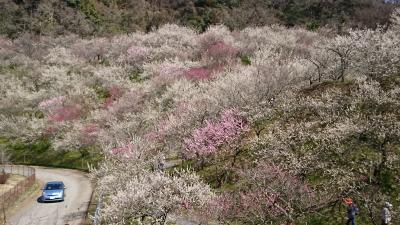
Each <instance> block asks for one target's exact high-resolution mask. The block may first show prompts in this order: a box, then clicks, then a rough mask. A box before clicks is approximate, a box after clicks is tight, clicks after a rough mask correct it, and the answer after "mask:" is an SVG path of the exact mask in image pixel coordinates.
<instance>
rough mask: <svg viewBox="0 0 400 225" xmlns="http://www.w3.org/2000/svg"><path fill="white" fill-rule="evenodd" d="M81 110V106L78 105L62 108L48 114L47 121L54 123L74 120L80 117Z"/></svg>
mask: <svg viewBox="0 0 400 225" xmlns="http://www.w3.org/2000/svg"><path fill="white" fill-rule="evenodd" d="M82 110H83V109H82V106H81V105H79V104H72V105H68V106H63V107H61V108H58V109H56V110H53V111H52V112H50V114H49V120H50V121H54V122H62V121H70V120H74V119H77V118H78V117H79V116H80V115H81V113H82Z"/></svg>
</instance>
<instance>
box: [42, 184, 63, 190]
mask: <svg viewBox="0 0 400 225" xmlns="http://www.w3.org/2000/svg"><path fill="white" fill-rule="evenodd" d="M44 189H45V190H57V189H63V184H62V183H58V184H47V185H46V187H45V188H44Z"/></svg>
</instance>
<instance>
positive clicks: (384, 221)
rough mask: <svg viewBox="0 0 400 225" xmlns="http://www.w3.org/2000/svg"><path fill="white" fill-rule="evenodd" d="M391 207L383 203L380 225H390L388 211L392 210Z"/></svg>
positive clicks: (390, 217) (390, 216)
mask: <svg viewBox="0 0 400 225" xmlns="http://www.w3.org/2000/svg"><path fill="white" fill-rule="evenodd" d="M392 207H393V205H392V204H390V203H389V202H385V205H384V206H383V209H382V212H381V221H382V225H390V221H391V220H392V215H391V214H390V210H391V209H392Z"/></svg>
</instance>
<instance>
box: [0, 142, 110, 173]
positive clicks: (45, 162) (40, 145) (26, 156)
mask: <svg viewBox="0 0 400 225" xmlns="http://www.w3.org/2000/svg"><path fill="white" fill-rule="evenodd" d="M0 141H1V142H2V143H3V144H5V146H6V150H7V154H8V155H9V157H10V161H11V162H12V163H14V164H19V165H35V166H45V167H57V168H67V169H77V170H81V171H85V172H87V171H88V166H87V165H88V164H90V165H93V166H97V165H98V163H99V162H100V161H101V160H102V159H103V156H102V154H101V152H100V151H99V150H98V149H96V148H95V147H86V148H81V149H78V150H71V151H57V150H54V149H53V148H52V147H51V144H50V142H49V140H46V139H41V140H38V141H36V142H34V143H31V144H27V143H23V142H20V141H9V140H6V139H0Z"/></svg>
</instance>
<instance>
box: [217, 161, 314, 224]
mask: <svg viewBox="0 0 400 225" xmlns="http://www.w3.org/2000/svg"><path fill="white" fill-rule="evenodd" d="M242 176H243V180H244V182H245V183H246V184H247V185H248V186H246V188H243V190H241V191H240V192H239V193H237V192H230V193H229V192H227V193H224V194H222V195H220V196H218V197H217V198H215V201H213V202H210V204H211V205H213V206H214V207H212V212H209V213H210V214H213V215H214V217H216V218H218V219H219V220H222V221H224V220H227V219H228V220H235V219H238V220H240V221H243V222H245V223H249V224H265V223H269V222H274V223H276V224H291V223H293V221H294V220H295V219H296V217H298V216H301V215H302V213H304V212H305V211H307V210H314V209H315V207H316V206H318V200H317V198H316V195H315V193H314V192H313V190H312V189H311V188H310V187H309V186H308V185H307V184H305V183H304V182H303V181H301V180H300V178H299V177H296V176H294V175H293V174H290V172H286V171H283V170H282V169H281V168H279V167H278V166H275V165H273V164H272V163H269V164H266V163H262V164H259V165H257V166H256V167H254V168H252V169H249V170H245V171H243V172H242Z"/></svg>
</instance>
